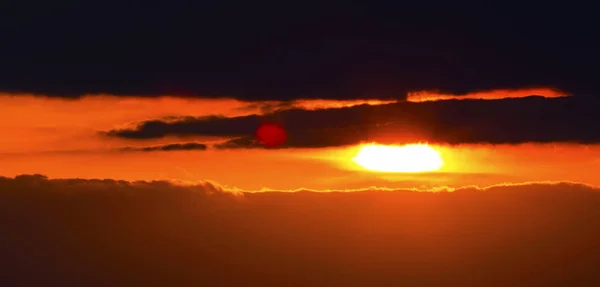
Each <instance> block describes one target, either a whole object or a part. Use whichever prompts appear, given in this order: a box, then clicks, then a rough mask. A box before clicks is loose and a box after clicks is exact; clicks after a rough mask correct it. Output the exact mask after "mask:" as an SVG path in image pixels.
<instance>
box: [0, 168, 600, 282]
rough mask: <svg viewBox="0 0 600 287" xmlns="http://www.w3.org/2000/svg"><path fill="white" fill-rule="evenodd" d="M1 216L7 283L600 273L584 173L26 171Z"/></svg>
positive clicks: (4, 187)
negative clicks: (433, 188) (466, 178)
mask: <svg viewBox="0 0 600 287" xmlns="http://www.w3.org/2000/svg"><path fill="white" fill-rule="evenodd" d="M0 218H2V219H1V220H0V224H1V226H2V237H0V252H2V257H0V263H2V264H1V265H2V277H3V282H5V284H7V285H11V286H16V285H17V284H22V285H48V284H51V285H61V286H66V285H75V286H82V285H85V286H106V285H111V286H122V285H126V286H140V285H160V286H163V285H170V286H172V285H176V286H182V285H211V286H217V285H237V286H239V285H244V284H246V283H247V282H270V284H275V285H278V286H283V285H288V286H290V285H291V286H342V285H343V286H373V284H375V285H377V286H385V285H387V284H393V285H395V286H397V285H398V284H409V285H413V284H414V286H440V285H439V284H441V283H442V282H443V284H444V285H445V286H484V285H486V284H487V283H489V282H494V283H495V284H498V285H503V286H508V285H510V286H533V285H535V284H541V285H544V286H566V285H568V286H584V285H586V284H593V285H596V284H597V283H598V282H600V277H598V275H597V272H596V271H597V270H596V269H597V268H596V266H598V265H597V263H599V261H600V259H599V258H600V248H598V247H600V246H599V244H600V243H599V242H598V240H597V239H598V237H599V236H600V232H599V230H600V226H598V225H599V223H600V189H598V188H597V187H592V186H587V185H584V184H578V183H568V182H562V183H543V182H542V183H527V184H516V185H501V186H494V187H489V188H477V187H467V188H461V189H457V190H454V192H437V193H429V192H415V191H411V190H385V189H380V190H370V191H369V190H363V191H355V192H308V191H299V192H258V193H245V194H244V195H243V196H240V195H235V194H232V193H229V192H227V189H226V188H223V187H221V186H219V185H217V184H213V183H208V182H204V183H200V184H198V185H185V186H184V185H176V184H173V183H168V182H127V181H116V180H110V179H107V180H84V179H60V180H58V179H47V178H45V177H43V176H40V175H22V176H18V177H16V178H0ZM332 270H335V272H334V271H332ZM524 274H527V276H524ZM584 283H585V284H584Z"/></svg>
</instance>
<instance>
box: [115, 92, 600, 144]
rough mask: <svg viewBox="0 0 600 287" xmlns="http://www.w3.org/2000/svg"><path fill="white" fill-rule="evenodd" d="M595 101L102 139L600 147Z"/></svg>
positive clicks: (476, 105) (235, 121)
mask: <svg viewBox="0 0 600 287" xmlns="http://www.w3.org/2000/svg"><path fill="white" fill-rule="evenodd" d="M597 104H598V101H597V100H594V99H592V98H588V97H563V98H552V99H549V98H544V97H537V96H532V97H526V98H511V99H501V100H445V101H434V102H421V103H413V102H401V103H394V104H387V105H378V106H370V105H362V106H354V107H347V108H339V109H325V110H312V111H311V110H302V109H290V110H284V111H278V112H274V113H271V114H268V115H264V116H259V115H248V116H241V117H230V118H225V117H219V118H216V117H203V118H193V117H188V118H185V119H182V120H179V121H169V122H167V121H162V120H152V121H145V122H142V123H140V124H139V125H138V126H137V127H135V128H131V129H114V130H110V131H108V132H106V133H105V134H106V135H108V136H111V137H118V138H125V139H153V138H162V137H167V136H184V137H194V136H224V137H231V138H232V139H230V140H228V141H226V142H224V143H222V144H219V145H217V147H218V148H248V147H256V146H257V144H256V142H255V141H254V140H253V138H252V137H253V133H254V131H255V130H256V128H257V127H258V126H259V124H260V123H261V122H263V121H276V122H279V123H280V124H282V125H283V126H284V128H285V129H286V131H287V133H288V142H287V144H286V147H299V148H302V147H327V146H343V145H352V144H357V143H361V142H371V141H376V142H380V143H405V142H414V141H428V142H431V143H448V144H461V143H492V144H517V143H525V142H538V143H545V142H577V143H586V144H587V143H598V142H600V131H599V130H598V129H597V127H596V126H595V125H593V124H592V123H594V122H597V121H599V120H600V118H599V117H600V116H599V114H598V113H597V111H596V108H595V107H596V105H597Z"/></svg>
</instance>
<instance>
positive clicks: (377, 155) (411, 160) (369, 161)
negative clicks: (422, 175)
mask: <svg viewBox="0 0 600 287" xmlns="http://www.w3.org/2000/svg"><path fill="white" fill-rule="evenodd" d="M352 160H353V161H354V162H355V163H357V164H358V165H360V166H362V167H363V168H365V169H368V170H372V171H380V172H424V171H435V170H439V169H440V168H442V166H443V165H444V160H443V159H442V156H441V153H440V152H439V151H437V150H435V149H434V148H432V147H430V146H429V145H427V144H409V145H404V146H387V145H376V144H371V145H367V146H364V147H362V148H361V149H360V151H359V152H358V153H357V154H356V156H355V157H354V158H353V159H352Z"/></svg>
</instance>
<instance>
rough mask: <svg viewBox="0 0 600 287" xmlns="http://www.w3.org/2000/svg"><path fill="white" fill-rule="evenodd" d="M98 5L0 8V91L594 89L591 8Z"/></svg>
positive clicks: (401, 93) (223, 93)
mask: <svg viewBox="0 0 600 287" xmlns="http://www.w3.org/2000/svg"><path fill="white" fill-rule="evenodd" d="M109 2H110V1H109ZM102 3H103V4H102V5H88V4H86V5H84V6H80V7H75V6H70V7H63V6H60V7H59V6H57V7H52V6H50V7H45V8H43V9H40V11H45V12H44V13H42V12H34V11H32V9H31V7H28V6H26V7H23V8H24V11H22V13H20V12H19V11H18V10H17V9H16V8H13V7H10V8H7V9H1V10H3V11H8V12H7V15H6V16H5V17H2V20H3V21H7V23H6V24H5V25H3V26H4V27H10V28H8V29H7V30H6V31H3V33H2V39H3V40H2V43H3V45H2V51H1V52H0V63H2V69H1V70H0V90H3V91H14V92H19V91H21V92H33V93H42V94H49V95H52V96H59V97H70V98H73V97H78V96H80V95H82V94H85V93H112V94H120V95H138V96H155V95H160V94H177V95H180V96H187V97H197V96H203V97H235V98H238V99H246V100H259V99H262V100H269V99H271V100H289V99H297V98H328V99H351V98H399V99H401V98H403V97H405V94H406V92H407V91H418V90H430V89H437V90H440V91H442V92H445V93H457V94H464V93H467V92H471V91H478V90H487V89H498V88H522V87H531V86H552V87H555V88H558V89H561V90H564V91H566V92H569V93H572V94H599V92H600V90H599V89H600V88H599V86H598V84H597V81H596V79H597V76H596V75H597V67H598V66H599V65H600V56H599V55H600V54H599V53H598V52H597V51H598V50H599V49H598V48H599V46H598V45H599V44H598V43H599V42H598V41H596V39H595V37H594V36H593V35H595V33H596V29H595V27H597V26H599V25H598V17H596V15H595V11H597V10H598V7H597V6H598V5H597V4H595V3H594V4H590V6H586V5H583V6H579V5H577V6H575V5H573V6H571V7H570V6H569V5H562V4H561V5H558V4H556V5H553V4H549V3H546V4H545V5H544V12H540V10H539V9H540V7H539V5H534V4H524V3H521V4H519V6H518V7H519V8H518V9H516V8H514V7H508V5H502V7H500V6H498V5H496V6H495V5H486V6H485V7H484V6H481V5H473V3H469V5H468V6H461V5H458V4H456V3H453V4H451V5H450V4H446V3H438V4H432V3H429V2H428V3H425V2H423V4H417V3H412V2H411V4H410V5H403V4H401V3H400V2H398V1H395V2H394V4H390V6H389V7H375V6H377V5H374V4H370V5H366V6H365V5H358V4H349V3H346V4H345V5H343V7H341V6H339V5H333V4H332V5H327V4H324V3H320V4H319V5H318V7H310V5H305V4H302V5H295V6H294V5H290V7H282V6H278V7H273V6H269V7H263V6H261V5H257V4H256V3H252V4H240V5H241V7H240V6H239V5H238V6H236V5H229V4H225V3H223V4H211V5H204V4H202V5H199V4H198V6H196V5H195V4H189V5H187V6H185V7H181V6H179V5H175V4H172V5H170V4H168V5H160V6H153V5H150V4H144V6H143V7H141V6H140V7H137V6H136V5H122V4H121V3H119V4H117V5H116V6H113V5H111V4H105V3H108V2H106V1H103V2H102ZM590 3H591V2H590ZM12 5H17V4H12ZM291 6H294V7H291ZM300 6H301V7H300ZM367 6H368V7H367ZM432 7H438V8H435V9H434V8H432ZM141 9H143V10H144V11H145V12H144V13H139V11H141ZM272 11H278V12H277V13H273V12H272ZM157 19H161V20H157ZM58 31H59V32H58Z"/></svg>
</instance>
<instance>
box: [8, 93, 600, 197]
mask: <svg viewBox="0 0 600 287" xmlns="http://www.w3.org/2000/svg"><path fill="white" fill-rule="evenodd" d="M317 102H318V100H315V101H313V103H317ZM357 102H358V101H357ZM248 104H249V103H247V102H241V101H237V100H231V99H219V100H216V99H215V100H210V99H177V98H169V97H164V98H118V97H112V96H97V97H84V98H82V99H78V100H61V99H50V98H41V97H33V96H29V97H28V96H19V97H13V96H10V95H6V94H5V95H0V128H1V129H2V131H3V134H2V137H0V176H11V177H12V176H15V175H18V174H31V173H40V174H45V175H47V176H49V177H51V178H77V177H79V178H113V179H124V180H183V181H196V180H206V179H207V180H214V181H215V182H218V183H221V184H225V185H228V186H231V187H238V188H241V189H244V190H260V189H262V188H263V187H268V188H273V189H286V190H287V189H297V188H300V187H302V188H311V189H319V190H326V189H353V188H364V187H369V186H379V187H389V188H413V187H417V186H419V187H420V186H429V187H432V186H433V187H435V186H451V187H460V186H464V185H471V184H473V185H479V186H489V185H494V184H502V183H511V182H512V183H519V182H526V181H547V180H550V181H561V180H568V181H576V182H584V183H589V184H593V185H600V177H599V176H598V172H597V171H598V170H600V145H577V144H522V145H493V146H492V145H455V146H448V145H438V144H435V145H434V144H430V145H429V146H430V147H432V148H433V149H435V150H437V151H438V152H439V153H440V154H441V155H442V157H443V161H444V165H443V166H442V167H441V168H440V169H439V170H435V171H434V172H422V173H419V172H397V173H382V172H367V171H366V170H365V168H364V167H361V166H359V165H358V164H356V162H354V161H353V160H352V158H354V157H356V155H357V154H358V152H359V151H360V149H361V148H362V147H363V146H360V145H357V146H347V147H338V148H318V149H281V150H279V149H275V150H263V149H252V150H246V149H239V150H216V149H209V150H206V151H178V152H136V153H128V152H116V151H114V150H113V149H115V148H120V147H123V146H132V147H143V146H154V145H159V144H169V143H173V142H185V140H179V139H178V140H173V139H172V138H164V139H153V140H147V141H133V140H124V139H113V138H101V137H99V136H98V134H97V131H100V130H107V129H111V128H114V127H119V126H122V125H132V124H135V123H136V122H138V121H140V120H146V119H156V118H161V117H167V116H181V115H192V116H203V115H208V114H223V115H227V116H235V115H243V114H249V113H256V112H257V111H258V110H259V109H258V108H254V109H253V110H248V109H243V108H244V107H247V105H248ZM408 132H410V131H406V132H405V131H401V132H398V131H395V132H393V133H392V132H390V133H388V134H386V135H389V137H390V138H389V139H388V138H385V139H386V142H390V143H393V142H394V141H396V142H411V141H413V140H415V139H416V140H419V139H422V138H424V137H418V136H414V137H413V136H411V137H406V138H403V137H405V134H407V133H408ZM196 140H198V141H201V142H203V143H209V140H205V139H196ZM212 140H213V141H214V140H217V139H214V138H213V139H212ZM218 140H219V141H221V140H223V139H218ZM381 143H383V142H381Z"/></svg>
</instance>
